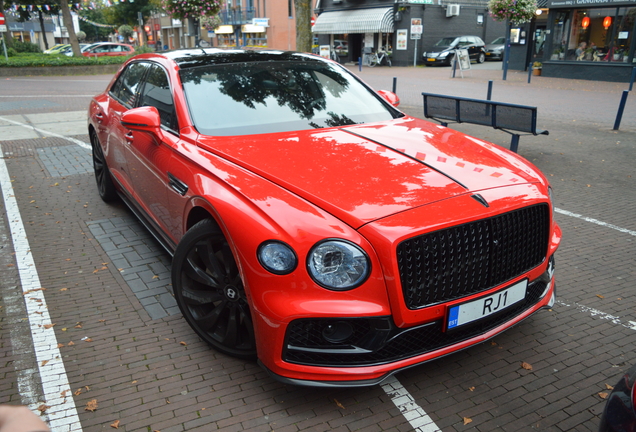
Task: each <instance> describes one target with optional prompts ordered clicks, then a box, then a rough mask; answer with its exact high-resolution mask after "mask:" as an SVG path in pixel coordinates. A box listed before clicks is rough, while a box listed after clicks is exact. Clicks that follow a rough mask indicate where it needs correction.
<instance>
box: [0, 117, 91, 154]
mask: <svg viewBox="0 0 636 432" xmlns="http://www.w3.org/2000/svg"><path fill="white" fill-rule="evenodd" d="M0 120H2V121H5V122H8V123H13V124H14V125H17V126H22V127H23V128H27V129H31V130H34V131H36V132H39V133H41V134H42V135H44V136H52V137H55V138H62V139H65V140H67V141H70V142H72V143H73V144H77V145H78V146H80V147H82V148H85V149H87V150H90V149H91V145H90V144H87V143H85V142H84V141H80V140H78V139H75V138H71V137H67V136H64V135H60V134H56V133H55V132H49V131H47V130H44V129H40V128H36V127H35V126H31V125H29V124H26V123H20V122H17V121H15V120H9V119H8V118H5V117H0ZM2 157H4V156H2Z"/></svg>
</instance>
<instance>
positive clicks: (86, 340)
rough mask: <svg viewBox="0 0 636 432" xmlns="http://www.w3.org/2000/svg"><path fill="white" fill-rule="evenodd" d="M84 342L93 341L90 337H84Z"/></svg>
mask: <svg viewBox="0 0 636 432" xmlns="http://www.w3.org/2000/svg"><path fill="white" fill-rule="evenodd" d="M84 342H93V339H91V338H86V339H84Z"/></svg>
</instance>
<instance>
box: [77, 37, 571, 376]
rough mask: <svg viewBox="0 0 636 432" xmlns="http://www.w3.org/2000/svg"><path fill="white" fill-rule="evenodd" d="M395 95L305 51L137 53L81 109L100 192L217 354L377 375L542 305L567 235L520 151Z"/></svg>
mask: <svg viewBox="0 0 636 432" xmlns="http://www.w3.org/2000/svg"><path fill="white" fill-rule="evenodd" d="M397 104H398V99H397V96H395V95H394V94H392V93H390V92H386V91H378V92H376V91H374V90H372V89H371V88H369V87H368V86H366V85H365V84H364V83H363V82H361V81H360V80H359V79H358V78H356V77H355V76H354V75H353V74H351V73H349V72H348V71H347V70H346V69H345V68H343V67H342V66H340V65H339V64H337V63H335V62H332V61H329V60H324V59H322V58H320V57H317V56H314V55H310V54H300V53H290V52H279V51H261V52H252V51H240V50H236V51H222V50H217V49H192V50H181V51H171V52H165V53H161V54H143V55H139V56H136V57H134V58H132V59H130V60H129V61H128V62H127V63H125V64H124V65H123V66H122V68H121V70H120V71H119V72H118V73H117V75H116V76H115V77H114V78H113V80H112V82H111V83H110V84H109V85H108V88H107V89H106V91H105V92H104V93H102V94H100V95H98V96H96V97H95V98H94V99H93V100H92V102H91V104H90V109H89V116H88V118H89V123H88V131H89V134H90V138H91V143H92V146H93V161H94V168H95V176H96V179H97V186H98V191H99V194H100V196H101V197H102V199H104V200H105V201H111V200H114V199H117V198H119V199H122V200H123V201H124V202H125V203H126V204H127V205H128V206H129V207H130V208H131V210H132V211H133V212H134V213H135V214H136V215H137V216H138V217H139V218H140V219H141V220H142V221H143V222H144V223H145V225H146V226H147V227H148V229H149V230H150V231H151V232H152V233H153V234H154V235H155V236H156V237H157V239H159V241H160V242H161V243H162V244H163V245H164V246H165V248H166V249H167V250H168V251H169V252H170V253H171V254H172V256H173V262H172V286H173V289H174V295H175V297H176V299H177V302H178V304H179V306H180V308H181V311H182V313H183V316H184V318H185V319H186V320H187V322H188V323H189V324H190V325H191V326H192V328H193V329H194V330H195V331H196V333H197V334H198V335H199V336H200V337H201V338H203V339H204V340H205V341H206V342H208V343H209V344H210V345H212V346H213V347H214V348H216V349H217V350H218V351H220V352H223V353H226V354H229V355H232V356H237V357H241V358H258V361H259V363H260V364H261V365H262V366H263V367H264V368H265V369H266V370H267V371H268V372H269V373H270V374H271V375H272V376H273V377H275V378H276V379H279V380H281V381H283V382H287V383H292V384H302V385H314V386H362V385H372V384H377V383H379V382H381V381H382V380H383V379H385V378H386V377H388V376H390V375H391V374H393V373H395V372H397V371H399V370H401V369H404V368H408V367H411V366H413V365H416V364H419V363H422V362H426V361H429V360H432V359H435V358H438V357H441V356H444V355H447V354H450V353H452V352H455V351H458V350H462V349H465V348H468V347H470V346H472V345H475V344H477V343H480V342H483V341H484V340H487V339H489V338H492V337H493V336H495V335H497V334H498V333H500V332H502V331H504V330H506V329H508V328H510V327H511V326H513V325H515V324H517V323H518V322H520V321H521V320H523V319H525V318H527V317H529V316H530V315H532V314H533V313H535V312H537V311H538V310H540V309H542V308H546V307H551V306H552V305H553V304H554V301H555V280H554V277H553V273H554V253H555V251H556V250H557V247H558V246H559V243H560V241H561V230H560V228H559V227H558V226H557V224H556V223H555V221H554V217H553V213H552V208H553V204H552V198H551V188H550V185H549V183H548V181H547V179H546V178H545V177H544V176H543V175H542V174H541V173H540V172H539V171H538V170H537V169H536V168H535V167H534V166H533V165H532V164H530V163H529V162H528V161H526V160H525V159H523V158H521V157H519V156H517V155H516V154H514V153H511V152H509V151H508V150H505V149H502V148H499V147H497V146H496V145H493V144H490V143H488V142H484V141H482V140H479V139H477V138H473V137H470V136H466V135H464V134H462V133H459V132H456V131H453V130H451V129H448V128H446V127H442V126H440V125H436V124H432V123H430V122H427V121H424V120H420V119H416V118H412V117H409V116H407V115H405V114H403V113H402V112H400V111H399V110H397V109H396V108H395V106H396V105H397Z"/></svg>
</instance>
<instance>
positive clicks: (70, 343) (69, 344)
mask: <svg viewBox="0 0 636 432" xmlns="http://www.w3.org/2000/svg"><path fill="white" fill-rule="evenodd" d="M73 345H75V342H73V341H70V342H69V343H68V344H67V346H73Z"/></svg>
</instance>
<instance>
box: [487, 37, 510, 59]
mask: <svg viewBox="0 0 636 432" xmlns="http://www.w3.org/2000/svg"><path fill="white" fill-rule="evenodd" d="M505 47H506V38H505V37H504V36H501V37H498V38H497V39H495V40H494V41H492V42H490V43H489V44H486V46H485V48H486V60H503V56H504V48H505Z"/></svg>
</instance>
